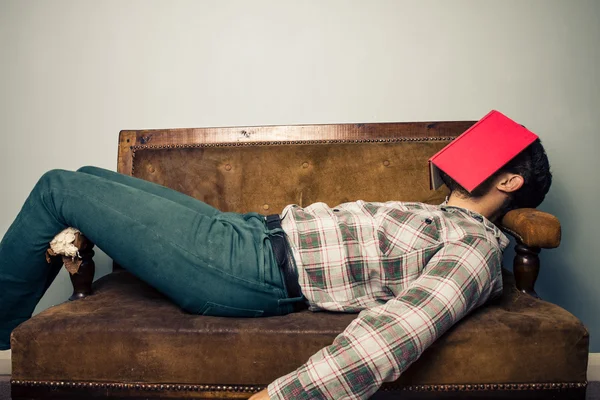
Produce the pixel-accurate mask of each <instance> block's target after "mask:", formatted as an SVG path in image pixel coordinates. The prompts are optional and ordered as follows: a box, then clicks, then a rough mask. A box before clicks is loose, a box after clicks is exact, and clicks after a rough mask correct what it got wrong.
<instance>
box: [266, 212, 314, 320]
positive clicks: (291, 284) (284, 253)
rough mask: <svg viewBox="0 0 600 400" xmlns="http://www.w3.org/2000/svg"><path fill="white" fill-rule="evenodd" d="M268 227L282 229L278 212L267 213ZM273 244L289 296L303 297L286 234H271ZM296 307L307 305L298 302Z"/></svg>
mask: <svg viewBox="0 0 600 400" xmlns="http://www.w3.org/2000/svg"><path fill="white" fill-rule="evenodd" d="M266 218H267V228H268V229H269V230H272V229H277V228H279V229H281V218H280V217H279V215H278V214H271V215H267V217H266ZM270 240H271V246H272V247H273V253H275V259H276V260H277V265H279V268H280V269H281V272H282V274H283V280H284V281H285V287H286V290H287V294H288V297H290V298H295V297H302V290H301V289H300V284H299V283H298V274H297V272H296V268H295V267H294V263H293V262H291V260H290V252H289V247H288V244H287V240H286V238H285V234H281V235H272V236H270ZM294 307H295V308H296V309H298V308H299V307H302V308H303V307H305V306H304V302H298V303H296V304H295V305H294Z"/></svg>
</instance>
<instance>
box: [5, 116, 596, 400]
mask: <svg viewBox="0 0 600 400" xmlns="http://www.w3.org/2000/svg"><path fill="white" fill-rule="evenodd" d="M473 123H474V121H446V122H410V123H375V124H340V125H296V126H264V127H244V128H237V127H233V128H200V129H162V130H137V131H136V130H124V131H121V132H120V135H119V144H118V160H117V170H118V171H119V172H121V173H124V174H128V175H132V176H136V177H139V178H141V179H146V180H149V181H153V182H156V183H159V184H162V185H165V186H168V187H171V188H173V189H175V190H178V191H181V192H183V193H186V194H188V195H190V196H193V197H195V198H198V199H200V200H203V201H205V202H207V203H209V204H211V205H213V206H215V207H217V208H219V209H221V210H223V211H237V212H248V211H256V212H260V213H263V214H265V215H266V214H273V213H277V212H278V211H280V210H282V209H283V207H284V206H286V205H287V204H291V203H295V204H298V205H300V206H306V205H309V204H311V203H314V202H317V201H322V202H325V203H327V204H329V205H330V206H334V205H336V204H339V203H343V202H347V201H353V200H358V199H362V200H365V201H387V200H399V201H420V202H426V203H430V204H440V203H441V202H442V201H443V200H444V198H445V196H446V195H447V192H446V189H444V188H440V189H438V190H435V191H432V190H430V189H429V178H428V165H427V160H428V158H429V157H430V156H431V155H433V154H434V153H436V152H437V151H438V150H440V149H441V148H442V147H444V146H445V145H447V144H448V143H449V142H450V141H451V140H453V139H454V138H455V137H456V136H458V135H459V134H460V133H462V132H464V131H465V130H466V129H467V128H469V127H470V126H471V125H472V124H473ZM139 206H143V205H139ZM499 227H500V228H501V229H503V230H504V231H505V232H506V233H507V234H510V235H511V236H512V237H514V243H515V254H516V255H515V259H514V263H513V266H512V271H509V270H508V269H504V271H503V278H504V292H503V295H502V296H501V297H500V298H498V299H496V300H494V301H491V302H489V303H488V304H486V305H485V306H483V307H481V308H479V309H477V310H476V311H475V312H473V313H472V314H470V315H468V316H467V317H466V318H464V319H463V320H462V321H461V322H459V323H458V324H457V325H455V326H454V327H453V328H452V329H450V330H449V331H448V332H447V333H446V334H445V335H444V336H443V337H441V338H440V339H439V340H438V341H436V342H435V343H434V344H433V345H432V346H431V347H430V348H429V349H427V350H426V351H425V352H424V354H423V355H422V357H421V358H420V359H419V360H417V361H416V362H415V363H414V364H413V365H411V366H410V367H409V369H408V370H407V371H406V372H405V373H404V374H403V375H402V376H401V377H400V378H399V379H398V380H397V381H395V382H389V383H386V384H384V385H383V386H382V387H381V389H380V390H379V391H378V392H377V393H376V394H375V395H374V396H373V397H372V398H374V399H388V398H403V399H429V398H457V399H458V398H461V399H462V398H505V399H514V398H526V399H534V398H539V399H550V398H551V399H584V398H585V390H586V385H587V382H586V369H587V357H588V332H587V330H586V329H585V327H584V326H583V325H582V323H581V322H580V321H579V320H578V319H577V318H575V317H574V316H573V315H572V314H570V313H569V312H567V311H565V310H564V309H562V308H560V307H558V306H557V305H554V304H551V303H549V302H546V301H544V300H542V299H540V298H539V297H538V296H537V294H536V292H535V280H536V278H537V275H538V273H539V270H540V263H539V256H538V254H539V252H540V251H541V249H549V248H555V247H557V246H558V245H559V243H560V223H559V222H558V220H557V219H556V218H555V217H554V216H552V215H550V214H547V213H544V212H541V211H538V210H535V209H520V210H513V211H511V212H509V213H508V214H506V216H505V217H504V218H503V219H502V221H501V222H500V223H499ZM84 233H85V232H84ZM93 254H94V251H93V247H92V245H89V246H87V247H86V248H85V249H82V252H81V255H82V257H83V262H82V264H81V265H80V267H79V270H78V271H77V272H76V273H75V274H73V275H72V276H71V277H72V281H73V285H74V293H73V296H72V297H71V299H72V301H68V302H65V303H63V304H59V305H57V306H54V307H51V308H49V309H47V310H45V311H43V312H42V313H40V314H38V315H36V316H34V317H33V318H31V319H30V320H28V321H27V322H25V323H23V324H21V325H20V326H19V327H18V328H17V329H16V330H15V331H14V332H13V334H12V337H11V347H12V362H13V368H12V371H13V372H12V380H11V387H12V396H13V399H14V400H24V399H46V398H48V399H51V398H52V399H87V398H91V397H102V398H127V399H133V398H138V399H142V398H143V399H158V398H170V399H175V398H195V399H216V398H219V399H244V398H248V397H250V396H251V395H252V394H253V393H254V392H257V391H259V390H261V389H263V388H265V387H266V385H267V384H269V383H270V382H271V381H272V380H273V379H275V378H277V377H279V376H281V375H284V374H286V373H288V372H290V371H292V370H294V369H296V368H297V367H299V366H300V365H302V364H303V363H304V362H306V360H307V359H308V358H309V357H310V356H311V355H312V354H314V353H315V352H316V351H317V350H319V349H321V348H322V347H324V346H326V345H328V344H330V343H331V342H332V341H333V339H334V338H335V337H336V335H337V334H338V333H340V332H341V331H342V330H343V329H344V328H345V327H346V326H347V325H348V324H349V323H350V322H351V321H352V320H353V319H354V318H356V314H341V313H328V312H318V313H313V312H310V311H307V310H304V311H301V312H297V313H293V314H290V315H286V316H281V317H269V318H220V317H209V316H201V315H192V314H188V313H186V312H184V311H182V310H181V309H179V308H178V307H176V306H175V305H173V304H172V303H171V302H170V301H168V300H167V299H166V298H165V297H164V296H162V295H161V294H160V293H158V292H157V291H156V290H155V289H153V288H152V287H150V286H148V285H146V284H145V283H144V282H142V281H140V280H139V279H137V278H136V277H134V276H132V275H131V274H129V273H128V272H127V271H126V270H124V269H122V268H120V267H119V266H117V265H115V268H114V271H113V272H112V273H110V274H108V275H106V276H104V277H102V278H100V279H98V280H97V281H96V282H94V283H92V280H93V276H94V262H93ZM54 262H56V261H54ZM508 267H510V266H508Z"/></svg>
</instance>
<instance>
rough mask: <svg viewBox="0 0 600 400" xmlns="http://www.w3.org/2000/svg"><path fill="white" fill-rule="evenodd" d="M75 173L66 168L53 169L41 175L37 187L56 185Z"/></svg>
mask: <svg viewBox="0 0 600 400" xmlns="http://www.w3.org/2000/svg"><path fill="white" fill-rule="evenodd" d="M71 174H73V171H67V170H65V169H51V170H50V171H48V172H46V173H45V174H44V175H42V176H41V177H40V179H39V180H38V182H37V184H36V187H37V188H40V187H41V188H48V187H56V186H58V185H61V184H62V183H64V182H66V181H67V180H68V176H69V175H71Z"/></svg>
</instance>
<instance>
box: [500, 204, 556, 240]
mask: <svg viewBox="0 0 600 400" xmlns="http://www.w3.org/2000/svg"><path fill="white" fill-rule="evenodd" d="M500 228H501V229H502V230H504V231H505V232H507V233H508V234H510V235H512V236H514V237H515V239H517V240H518V241H519V242H520V243H522V244H524V245H526V246H529V247H539V248H543V249H553V248H555V247H558V245H559V244H560V235H561V232H560V222H559V221H558V218H556V217H555V216H554V215H552V214H548V213H545V212H543V211H538V210H536V209H535V208H520V209H518V210H512V211H509V212H508V213H506V215H505V216H504V218H502V222H501V224H500Z"/></svg>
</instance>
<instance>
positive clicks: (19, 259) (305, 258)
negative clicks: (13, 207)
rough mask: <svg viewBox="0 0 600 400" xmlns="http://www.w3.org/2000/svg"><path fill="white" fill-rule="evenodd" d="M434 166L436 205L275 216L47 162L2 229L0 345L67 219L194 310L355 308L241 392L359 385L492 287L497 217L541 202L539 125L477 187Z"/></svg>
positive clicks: (45, 274) (428, 339) (358, 388)
mask: <svg viewBox="0 0 600 400" xmlns="http://www.w3.org/2000/svg"><path fill="white" fill-rule="evenodd" d="M442 178H443V179H444V181H445V183H446V185H447V186H448V187H449V188H450V190H451V193H450V196H449V198H448V199H447V201H446V202H444V203H443V204H442V205H439V206H433V205H427V204H422V203H402V202H396V201H391V202H387V203H369V202H364V201H356V202H352V203H345V204H342V205H339V206H337V207H335V208H330V207H328V206H327V205H326V204H323V203H316V204H313V205H311V206H309V207H306V208H301V207H299V206H297V205H290V206H288V207H286V208H285V209H284V211H283V213H282V214H281V219H280V218H279V216H269V217H265V216H263V215H260V214H257V213H246V214H237V213H225V212H221V211H219V210H217V209H215V208H213V207H211V206H209V205H207V204H205V203H203V202H201V201H199V200H196V199H194V198H191V197H188V196H186V195H184V194H182V193H179V192H176V191H173V190H171V189H168V188H165V187H163V186H159V185H156V184H154V183H151V182H147V181H143V180H140V179H136V178H133V177H130V176H125V175H122V174H118V173H115V172H111V171H107V170H104V169H100V168H94V167H84V168H81V169H80V170H78V171H76V172H72V171H64V170H53V171H50V172H48V173H46V174H44V175H43V176H42V178H41V179H40V180H39V182H38V183H37V184H36V186H35V187H34V189H33V190H32V192H31V194H30V196H29V197H28V199H27V200H26V202H25V204H24V206H23V208H22V210H21V211H20V213H19V214H18V216H17V218H16V219H15V221H14V222H13V224H12V225H11V227H10V228H9V230H8V231H7V233H6V235H5V236H4V238H3V239H2V242H0V349H7V348H9V335H10V332H11V331H12V330H13V329H14V328H15V327H16V326H17V325H18V324H20V323H21V322H23V321H25V320H26V319H28V318H29V317H30V316H31V313H32V312H33V309H34V308H35V305H36V304H37V302H38V301H39V299H40V298H41V296H42V295H43V293H44V291H45V290H46V289H47V287H48V286H49V284H50V283H51V282H52V280H53V279H54V274H55V271H51V269H50V268H48V265H47V263H46V260H45V251H46V249H47V247H48V243H49V242H50V241H51V240H52V239H53V238H54V237H55V235H57V234H58V233H59V232H61V231H62V230H64V229H65V228H67V227H74V228H76V229H78V230H80V231H81V232H82V233H83V234H84V235H85V236H86V237H87V238H89V239H90V240H91V241H92V242H93V243H95V244H96V245H98V246H99V247H100V248H101V249H102V250H103V251H105V252H106V253H107V254H108V255H109V256H110V257H111V258H112V259H113V260H115V261H116V262H117V263H119V264H120V265H121V266H123V267H124V268H126V269H128V270H129V271H130V272H132V273H133V274H135V275H137V276H138V277H139V278H140V279H142V280H144V281H146V282H148V283H149V284H150V285H152V286H154V287H156V288H157V289H158V290H160V291H161V292H162V293H164V294H165V295H167V296H168V297H169V298H170V299H172V300H173V301H174V302H175V303H176V304H178V305H179V306H180V307H182V308H183V309H185V310H187V311H189V312H192V313H198V314H204V315H222V316H234V317H235V316H258V315H261V316H273V315H284V314H287V313H290V312H293V311H295V310H298V309H301V308H303V307H306V306H308V308H309V309H310V310H311V311H319V310H329V311H339V312H350V313H356V312H360V314H359V315H358V317H357V318H356V319H355V320H354V321H353V322H352V323H351V324H350V325H349V326H348V327H347V328H346V329H345V330H344V332H343V333H341V334H340V335H339V336H338V337H337V338H336V339H335V341H334V342H333V343H332V344H331V345H330V346H328V347H326V348H324V349H322V350H321V351H319V352H318V353H316V354H315V355H313V356H312V357H311V358H310V359H309V360H308V361H307V362H306V363H305V364H304V365H302V366H301V367H299V368H298V369H297V370H295V371H293V372H291V373H289V374H287V375H285V376H282V377H280V378H279V379H277V380H275V381H274V382H272V383H271V384H270V385H269V386H268V388H267V389H266V390H264V391H262V392H260V393H257V394H255V395H254V396H252V397H251V399H253V400H258V399H340V398H345V399H349V398H351V399H365V398H368V397H369V396H371V395H372V394H373V393H374V392H375V391H376V390H377V389H378V388H379V387H380V386H381V384H382V383H383V382H388V381H393V380H396V379H397V378H398V377H399V376H400V374H402V372H403V371H404V370H406V368H408V366H409V365H410V364H411V363H413V362H414V361H415V360H416V359H417V358H418V357H419V356H420V355H421V353H422V352H423V351H424V350H425V349H426V348H427V347H428V346H429V345H431V344H432V343H433V342H434V341H435V340H436V339H437V338H438V337H440V336H441V335H442V334H443V333H444V332H445V331H447V330H448V329H449V328H450V327H451V326H452V325H454V324H455V323H456V322H457V321H459V320H460V319H461V318H463V317H464V316H465V315H467V314H468V313H469V312H471V311H472V310H474V309H475V308H476V307H478V306H481V305H482V304H484V303H486V302H487V301H488V300H489V299H491V298H493V297H495V296H497V295H499V294H500V293H501V291H502V277H501V261H502V252H503V250H504V249H505V248H506V246H507V244H508V239H507V238H506V237H505V236H504V234H502V232H500V230H499V229H498V228H497V227H496V226H495V225H494V223H493V221H495V220H496V219H497V218H499V217H501V216H502V215H503V214H504V213H505V212H506V211H507V210H509V209H513V208H521V207H536V206H538V205H539V204H540V203H541V202H542V201H543V199H544V197H545V195H546V193H547V192H548V190H549V188H550V184H551V174H550V171H549V164H548V159H547V157H546V154H545V152H544V149H543V147H542V145H541V143H540V141H539V139H538V140H536V141H534V142H533V143H532V144H530V145H529V146H528V147H527V148H525V150H523V151H522V152H521V153H519V154H518V156H516V157H515V158H513V159H512V160H511V161H510V162H508V164H506V165H504V167H502V168H501V169H500V170H499V171H497V172H496V173H494V174H493V175H492V176H491V177H489V178H488V179H487V180H486V181H485V182H484V183H483V184H481V185H479V186H478V187H477V189H476V190H473V191H471V192H467V191H466V190H465V189H463V188H462V187H461V186H460V185H458V184H457V183H456V182H455V181H454V180H453V179H452V178H450V177H449V176H448V175H445V174H442ZM140 205H142V206H140Z"/></svg>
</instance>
